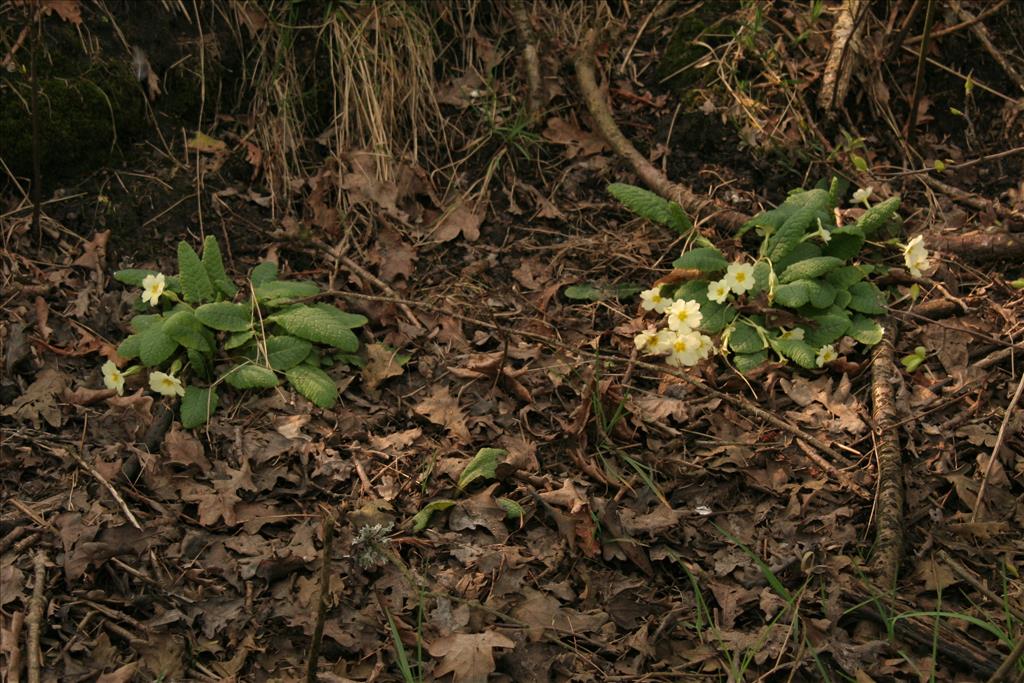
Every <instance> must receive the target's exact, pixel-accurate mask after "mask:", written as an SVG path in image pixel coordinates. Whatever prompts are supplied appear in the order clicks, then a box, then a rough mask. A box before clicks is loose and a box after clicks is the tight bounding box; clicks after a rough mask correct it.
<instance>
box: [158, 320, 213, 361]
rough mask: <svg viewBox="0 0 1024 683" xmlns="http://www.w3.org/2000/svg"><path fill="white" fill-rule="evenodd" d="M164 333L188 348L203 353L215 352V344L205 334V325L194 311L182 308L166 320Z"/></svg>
mask: <svg viewBox="0 0 1024 683" xmlns="http://www.w3.org/2000/svg"><path fill="white" fill-rule="evenodd" d="M163 329H164V334H166V335H167V336H168V337H170V338H171V339H173V340H174V341H176V342H178V343H179V344H181V345H182V346H184V347H185V348H186V349H195V350H196V351H199V352H201V353H213V345H212V344H210V341H209V339H207V337H206V335H204V334H203V331H204V330H203V325H202V323H200V322H199V321H198V320H196V316H195V314H194V313H193V312H192V311H189V310H180V311H178V312H177V313H174V314H173V315H171V317H169V318H168V319H167V321H166V322H164V328H163Z"/></svg>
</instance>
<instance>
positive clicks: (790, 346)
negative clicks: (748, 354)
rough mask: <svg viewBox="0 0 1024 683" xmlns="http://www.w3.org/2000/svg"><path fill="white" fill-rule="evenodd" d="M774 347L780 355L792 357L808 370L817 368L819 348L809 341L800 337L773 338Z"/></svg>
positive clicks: (792, 359)
mask: <svg viewBox="0 0 1024 683" xmlns="http://www.w3.org/2000/svg"><path fill="white" fill-rule="evenodd" d="M771 345H772V348H773V349H775V352H776V353H778V354H779V355H780V356H783V357H785V358H788V359H790V360H791V361H793V362H794V363H796V364H797V365H799V366H800V367H802V368H806V369H808V370H810V369H813V368H816V367H817V366H818V364H817V363H816V362H815V361H816V359H817V357H818V350H817V349H816V348H814V347H813V346H811V345H810V344H808V343H807V342H804V341H800V340H798V339H773V340H771Z"/></svg>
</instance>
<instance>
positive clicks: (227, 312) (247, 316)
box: [196, 301, 252, 332]
mask: <svg viewBox="0 0 1024 683" xmlns="http://www.w3.org/2000/svg"><path fill="white" fill-rule="evenodd" d="M196 318H197V319H198V320H199V322H201V323H202V324H204V325H206V326H207V327H212V328H213V329H215V330H221V331H222V332H244V331H246V330H249V329H251V328H252V309H251V308H250V307H249V306H248V305H247V304H233V303H230V302H228V301H219V302H217V303H214V304H203V305H202V306H200V307H199V308H197V309H196Z"/></svg>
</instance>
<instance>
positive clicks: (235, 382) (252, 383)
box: [221, 363, 278, 389]
mask: <svg viewBox="0 0 1024 683" xmlns="http://www.w3.org/2000/svg"><path fill="white" fill-rule="evenodd" d="M221 379H223V380H224V381H226V382H227V383H228V384H230V385H231V386H233V387H234V388H235V389H269V388H270V387H276V386H277V384H278V382H277V375H275V374H274V371H273V370H271V369H270V368H267V367H264V366H262V365H256V364H255V363H243V364H241V365H236V366H235V367H233V368H231V369H230V370H228V371H227V372H226V373H224V376H223V377H221Z"/></svg>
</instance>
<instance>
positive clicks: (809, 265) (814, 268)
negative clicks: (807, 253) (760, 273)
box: [779, 256, 843, 284]
mask: <svg viewBox="0 0 1024 683" xmlns="http://www.w3.org/2000/svg"><path fill="white" fill-rule="evenodd" d="M841 265H843V262H842V261H841V260H840V259H837V258H835V257H834V256H815V257H812V258H809V259H804V260H803V261H797V262H796V263H794V264H793V265H791V266H790V267H788V268H786V270H784V271H783V273H782V275H780V276H779V282H781V283H782V284H788V283H790V282H793V281H794V280H812V279H814V278H816V277H821V276H822V275H825V274H826V273H828V272H829V271H832V270H835V269H836V268H838V267H839V266H841Z"/></svg>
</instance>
